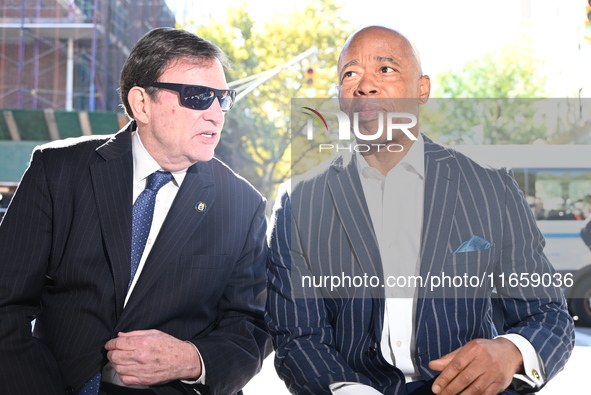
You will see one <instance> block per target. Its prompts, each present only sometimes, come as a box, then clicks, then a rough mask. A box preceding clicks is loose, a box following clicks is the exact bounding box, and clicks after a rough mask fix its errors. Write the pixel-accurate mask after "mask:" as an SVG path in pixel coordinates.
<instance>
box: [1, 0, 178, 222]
mask: <svg viewBox="0 0 591 395" xmlns="http://www.w3.org/2000/svg"><path fill="white" fill-rule="evenodd" d="M161 26H175V15H174V14H173V13H172V11H171V10H170V9H169V7H168V6H167V4H166V2H165V0H0V112H1V113H0V218H1V217H2V214H3V212H4V210H5V208H6V206H7V205H8V202H9V201H10V198H11V197H12V195H13V193H14V190H15V189H16V186H17V184H18V181H19V180H20V178H21V176H22V173H23V171H24V169H26V167H27V165H28V161H29V158H30V156H31V152H32V150H33V148H34V147H35V146H36V145H38V144H41V143H43V142H46V141H51V140H57V139H62V138H67V137H75V136H81V135H91V134H110V133H113V132H114V131H116V130H117V129H118V128H119V127H121V126H123V125H124V124H125V123H126V122H127V117H126V116H125V115H123V113H122V110H121V108H120V107H119V98H118V92H117V86H118V80H119V73H120V71H121V67H122V66H123V63H124V62H125V59H126V58H127V56H128V54H129V52H130V49H131V48H132V47H133V45H134V44H135V43H136V42H137V40H138V39H139V38H140V37H141V36H143V35H144V34H145V33H147V32H148V31H149V30H151V29H153V28H155V27H161Z"/></svg>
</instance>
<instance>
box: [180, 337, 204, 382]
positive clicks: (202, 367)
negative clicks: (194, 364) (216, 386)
mask: <svg viewBox="0 0 591 395" xmlns="http://www.w3.org/2000/svg"><path fill="white" fill-rule="evenodd" d="M187 343H189V344H190V345H192V346H193V347H194V348H195V351H197V355H199V361H201V376H199V378H198V379H197V380H181V382H182V383H185V384H189V385H192V384H203V385H205V363H203V358H202V357H201V353H200V352H199V350H198V349H197V346H196V345H194V344H193V343H191V342H190V341H187Z"/></svg>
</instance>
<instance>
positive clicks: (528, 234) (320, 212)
mask: <svg viewBox="0 0 591 395" xmlns="http://www.w3.org/2000/svg"><path fill="white" fill-rule="evenodd" d="M401 187H403V186H401ZM273 226H274V228H273V231H272V232H271V233H270V237H269V242H270V253H269V261H268V271H269V285H268V286H269V293H268V300H267V315H266V320H267V325H268V327H269V330H270V332H271V335H272V337H273V338H274V346H275V348H276V359H275V365H276V368H277V371H278V373H279V375H280V376H281V377H282V379H283V380H284V381H285V383H286V385H287V386H288V388H289V389H290V391H292V392H293V393H295V394H315V395H316V394H329V393H330V391H329V384H330V383H332V382H358V383H363V384H367V385H370V386H373V387H375V388H376V389H378V390H380V391H382V393H384V394H406V388H405V386H404V385H403V383H404V377H403V375H402V374H401V372H400V371H399V370H398V369H396V368H395V367H392V366H390V365H388V364H387V363H386V361H385V360H384V358H383V357H382V355H381V352H380V345H379V343H380V339H381V331H382V327H383V317H384V293H383V292H384V288H381V287H371V286H367V287H366V286H361V287H354V286H352V287H350V288H343V289H339V290H335V291H334V292H332V293H331V292H330V290H329V289H327V288H320V287H314V286H312V287H310V286H303V285H302V276H316V278H321V277H318V276H330V275H337V276H342V275H343V274H344V275H348V276H351V277H353V276H363V275H367V276H368V277H371V276H377V277H378V278H382V277H383V273H382V264H381V261H380V255H379V250H378V246H377V242H376V238H375V234H374V231H373V228H372V224H371V219H370V215H369V211H368V209H367V206H366V203H365V198H364V195H363V190H362V187H361V182H360V180H359V175H358V170H357V168H356V164H355V159H354V157H353V156H352V155H350V154H348V155H347V154H346V155H341V156H337V157H336V158H335V159H334V160H332V161H330V162H329V163H327V164H325V165H321V166H320V167H319V168H317V169H313V170H312V171H310V172H308V173H307V174H305V175H303V176H301V177H299V178H296V179H294V180H292V182H291V185H289V184H287V185H285V186H284V188H283V189H282V191H281V192H280V194H279V196H278V198H277V201H276V204H275V208H274V217H273ZM473 235H478V236H480V237H482V238H484V239H486V240H488V241H489V242H490V244H491V245H492V246H491V248H489V249H485V250H480V251H469V252H463V253H454V251H455V250H456V249H457V248H458V247H459V246H460V245H461V244H462V242H463V241H465V240H468V239H469V238H470V237H471V236H473ZM543 246H544V240H543V236H542V235H541V233H540V232H539V230H538V228H537V227H536V224H535V220H534V218H533V216H532V213H531V210H530V209H529V207H528V206H527V204H526V203H525V200H524V199H523V195H522V194H521V192H520V191H519V189H518V186H517V184H516V183H515V181H514V179H513V177H512V175H511V174H510V173H509V172H507V171H506V170H496V169H486V168H483V167H481V166H479V165H477V164H476V163H475V162H473V161H472V160H470V159H468V158H466V157H465V156H463V155H462V154H460V153H457V152H455V151H453V150H451V149H446V148H444V147H442V146H439V145H437V144H434V143H433V142H432V141H430V140H429V139H427V138H426V137H425V202H424V220H423V234H422V245H421V252H420V257H421V267H420V274H421V277H423V278H426V277H427V276H428V275H429V274H430V275H433V274H436V275H441V274H442V273H446V274H448V275H452V276H453V275H459V276H463V275H464V274H467V275H468V276H478V277H479V278H483V277H486V278H487V279H488V278H489V277H488V276H489V275H490V274H493V275H492V278H495V279H498V278H499V276H498V275H499V274H501V273H505V274H506V275H509V274H510V273H534V272H535V273H539V274H543V273H549V274H552V273H554V272H553V268H552V267H551V265H550V264H549V262H548V260H547V258H546V257H545V255H544V254H543V251H542V250H543ZM493 286H494V287H496V290H497V292H498V295H499V296H500V297H499V299H498V301H499V302H500V305H501V306H502V310H503V313H504V328H502V329H503V331H506V332H508V333H517V334H520V335H522V336H524V337H525V338H527V339H528V340H529V341H530V342H531V343H532V344H533V346H534V348H535V349H536V351H537V352H538V355H539V357H540V359H541V361H542V362H543V365H544V366H545V375H546V378H547V379H550V378H552V377H553V376H554V375H555V374H556V373H557V372H558V371H560V370H561V369H562V367H563V366H564V364H565V363H566V361H567V359H568V357H569V355H570V353H571V350H572V347H573V342H574V329H573V322H572V319H571V317H570V316H569V315H568V313H567V310H566V305H565V301H564V298H563V297H562V295H561V292H560V290H559V289H557V288H554V287H539V288H530V289H523V288H517V287H510V286H509V285H508V284H507V282H505V286H502V284H500V283H499V282H498V281H497V282H495V284H494V285H493V284H491V283H490V282H489V281H486V284H485V286H483V287H482V288H477V289H474V288H471V287H467V288H464V289H459V288H456V287H454V286H452V287H448V288H445V289H438V290H437V291H438V292H430V289H429V288H427V287H422V288H421V287H419V290H418V294H417V300H416V320H415V323H414V331H415V335H416V347H415V354H414V357H415V361H416V364H417V366H418V369H419V371H420V373H421V374H422V376H423V377H424V378H426V379H428V378H432V377H434V375H436V373H437V372H434V371H431V370H429V368H428V363H429V361H431V360H434V359H437V358H439V357H441V356H443V355H445V354H447V353H449V352H451V351H453V350H455V349H457V348H458V347H460V346H462V345H464V344H465V343H467V342H468V341H470V340H472V339H476V338H488V339H490V338H493V337H494V336H496V335H497V333H498V331H497V328H495V326H494V324H493V320H492V308H491V299H490V297H489V296H490V294H491V292H492V289H493ZM401 325H409V323H406V322H403V323H401ZM499 329H501V328H499Z"/></svg>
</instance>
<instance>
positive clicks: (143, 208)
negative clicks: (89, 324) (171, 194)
mask: <svg viewBox="0 0 591 395" xmlns="http://www.w3.org/2000/svg"><path fill="white" fill-rule="evenodd" d="M170 180H172V174H170V173H169V172H163V171H156V172H154V173H152V174H150V175H149V176H148V182H147V183H146V189H144V190H143V191H142V193H140V195H139V196H138V198H137V199H136V201H135V203H134V205H133V211H132V215H133V217H132V218H133V219H132V225H131V275H130V277H129V285H128V286H127V288H128V289H129V287H130V286H131V283H132V281H133V277H134V276H135V272H136V271H137V268H138V266H139V264H140V259H141V257H142V254H143V253H144V248H145V247H146V241H147V240H148V234H149V233H150V227H151V226H152V217H154V205H155V204H156V194H157V193H158V190H159V189H160V188H162V187H163V186H164V185H166V184H167V183H168V182H169V181H170Z"/></svg>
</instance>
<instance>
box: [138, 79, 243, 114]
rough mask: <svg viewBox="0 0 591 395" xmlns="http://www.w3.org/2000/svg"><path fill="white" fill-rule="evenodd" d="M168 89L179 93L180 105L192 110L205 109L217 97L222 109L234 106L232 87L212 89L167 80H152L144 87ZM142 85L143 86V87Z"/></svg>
mask: <svg viewBox="0 0 591 395" xmlns="http://www.w3.org/2000/svg"><path fill="white" fill-rule="evenodd" d="M148 86H153V87H154V88H164V89H170V90H172V91H175V92H178V93H179V95H180V102H181V106H183V107H187V108H190V109H192V110H207V109H208V108H209V107H211V105H212V104H213V101H214V100H215V98H216V97H217V98H218V100H219V101H220V107H221V109H222V111H224V112H226V111H230V109H231V108H232V106H234V100H235V99H236V91H235V90H232V89H214V88H210V87H207V86H201V85H185V84H172V83H168V82H152V83H151V84H148V85H146V86H145V87H148ZM145 87H144V88H145Z"/></svg>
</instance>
